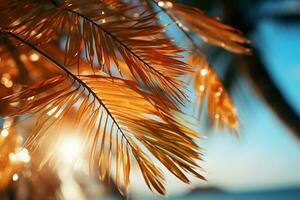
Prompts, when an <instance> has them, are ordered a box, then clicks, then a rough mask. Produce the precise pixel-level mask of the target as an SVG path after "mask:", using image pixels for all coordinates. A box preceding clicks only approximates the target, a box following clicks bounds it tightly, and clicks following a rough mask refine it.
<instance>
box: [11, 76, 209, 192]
mask: <svg viewBox="0 0 300 200" xmlns="http://www.w3.org/2000/svg"><path fill="white" fill-rule="evenodd" d="M79 80H80V81H79ZM128 84H135V83H134V82H128V81H124V80H122V79H117V78H113V79H112V78H109V77H107V76H104V75H84V76H80V77H78V79H76V80H72V81H69V80H68V79H67V78H66V77H64V76H56V77H53V78H51V79H48V80H46V81H42V82H39V83H37V84H35V85H33V86H31V87H29V88H28V89H26V90H24V91H22V92H20V93H18V94H14V95H12V96H10V97H8V98H7V99H6V101H9V102H14V101H20V100H21V102H22V105H23V106H22V108H20V109H19V111H17V112H16V113H14V114H12V116H15V115H22V114H26V113H36V114H37V115H38V118H39V120H38V121H37V123H36V132H34V133H33V134H32V136H31V137H30V139H29V140H28V143H27V144H28V145H29V147H31V148H33V149H38V147H39V146H43V145H42V144H44V145H45V143H47V142H49V141H48V140H47V134H49V131H47V129H48V127H49V125H51V129H54V130H59V129H60V126H62V124H63V121H64V119H65V117H66V116H67V115H68V114H69V113H70V112H71V110H76V112H75V113H76V115H75V116H74V118H75V120H74V121H75V124H77V123H78V124H81V125H84V126H82V127H79V129H80V128H82V129H80V130H81V131H82V137H83V138H84V141H86V142H85V144H89V146H91V148H90V159H91V166H93V162H94V161H95V160H96V162H97V163H98V166H99V169H100V170H99V174H100V177H101V178H102V179H104V178H105V176H106V175H107V174H108V175H109V174H110V172H109V171H110V169H111V163H112V162H111V159H112V154H113V152H114V153H115V154H116V155H115V156H116V160H115V164H116V166H115V169H116V172H115V173H116V183H117V185H118V187H119V188H121V183H120V178H121V177H123V181H122V183H123V185H124V187H125V188H127V187H128V184H129V173H130V162H131V161H130V160H131V158H130V157H131V156H133V157H134V158H135V160H136V161H137V163H138V165H139V167H140V169H141V172H142V174H143V176H144V179H145V181H146V183H147V185H148V186H149V188H150V189H154V190H156V191H157V192H159V193H161V194H164V193H165V189H164V176H163V174H162V172H161V171H160V169H159V168H158V167H157V166H156V165H155V164H154V162H153V161H152V160H151V159H150V157H149V155H148V154H149V152H150V153H151V154H152V155H153V156H155V158H156V159H157V160H158V161H160V162H161V163H162V164H163V165H165V166H166V167H167V169H169V170H170V171H171V172H172V173H173V174H174V175H175V176H177V177H178V178H179V179H180V180H182V181H184V182H186V183H188V182H189V180H188V178H187V177H186V175H185V173H184V172H188V173H191V174H194V175H196V176H197V177H199V178H201V179H204V178H203V177H202V176H201V175H200V174H198V172H196V171H197V169H199V166H198V164H197V163H196V160H199V159H200V157H199V152H198V151H199V150H200V149H199V147H198V146H197V144H196V143H195V142H194V141H193V139H192V137H195V136H196V135H197V133H195V132H194V131H192V130H191V129H189V128H187V127H185V126H184V125H181V124H179V123H175V121H173V123H172V124H171V123H170V121H165V120H164V119H163V117H161V115H162V113H160V112H158V110H157V109H156V108H155V107H154V106H153V105H152V104H151V102H150V101H148V100H147V98H148V99H151V97H149V95H148V94H147V93H144V92H142V91H140V92H137V91H135V90H133V89H131V88H133V87H132V86H131V87H128ZM136 88H138V87H136ZM30 97H31V98H30ZM32 97H34V98H32ZM28 98H29V99H30V100H28ZM167 117H168V116H167ZM56 132H57V133H56V136H53V135H52V136H51V137H52V138H53V137H57V139H56V140H55V141H57V140H59V131H56ZM170 141H172V142H170ZM141 145H142V146H144V148H146V149H147V151H145V150H143V147H141ZM54 146H55V145H54ZM99 148H100V150H99ZM47 155H48V156H46V157H45V160H44V161H49V160H51V159H52V156H53V149H51V150H50V152H48V153H47ZM121 166H122V167H121ZM121 174H122V175H121ZM125 191H127V189H125Z"/></svg>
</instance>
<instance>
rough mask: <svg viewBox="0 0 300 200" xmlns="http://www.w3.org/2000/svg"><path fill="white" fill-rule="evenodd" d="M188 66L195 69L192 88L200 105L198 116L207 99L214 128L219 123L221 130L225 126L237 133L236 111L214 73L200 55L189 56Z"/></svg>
mask: <svg viewBox="0 0 300 200" xmlns="http://www.w3.org/2000/svg"><path fill="white" fill-rule="evenodd" d="M189 64H190V65H191V66H194V67H195V68H196V69H197V72H196V76H195V82H194V87H195V91H196V94H197V98H198V101H199V105H200V111H199V115H200V114H201V110H202V106H203V102H204V100H205V97H207V113H208V115H209V117H210V118H211V119H212V120H213V121H214V123H215V126H218V124H219V123H220V124H221V127H222V128H224V126H225V125H227V126H228V127H229V128H230V129H232V130H234V131H237V128H238V124H239V120H238V116H237V110H236V108H235V106H234V104H233V102H232V100H231V98H230V96H229V94H228V93H227V91H226V89H225V88H224V86H223V84H222V82H221V80H220V78H219V77H218V75H217V74H216V72H215V71H214V70H213V68H212V67H211V66H210V65H209V64H208V63H207V61H206V60H205V58H204V56H203V55H201V54H194V55H193V54H191V55H190V57H189Z"/></svg>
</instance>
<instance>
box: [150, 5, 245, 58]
mask: <svg viewBox="0 0 300 200" xmlns="http://www.w3.org/2000/svg"><path fill="white" fill-rule="evenodd" d="M150 1H152V2H155V3H156V4H158V6H160V7H161V8H162V9H163V10H164V11H165V12H166V13H167V14H168V15H169V16H170V18H171V19H172V20H173V21H174V22H175V23H176V24H177V26H178V27H179V28H180V29H181V30H182V31H183V32H185V33H186V35H187V36H188V37H189V38H190V39H191V37H190V36H189V35H188V32H189V31H191V32H192V33H196V34H198V35H199V36H200V37H201V38H202V39H203V40H204V41H205V42H207V43H209V44H212V45H215V46H219V47H222V48H224V49H226V50H228V51H231V52H233V53H238V54H250V52H251V50H250V49H249V48H247V47H245V46H243V44H245V43H249V41H248V40H247V39H246V38H244V37H243V36H241V33H240V32H239V31H238V30H236V29H234V28H232V27H230V26H228V25H225V24H223V23H222V22H220V21H219V20H215V19H212V18H209V17H207V16H206V15H205V14H204V13H203V12H202V11H201V10H199V9H198V8H195V7H192V6H188V5H184V4H180V3H176V2H173V1H172V2H171V1H156V0H150ZM191 40H192V39H191ZM192 42H193V44H194V45H195V46H197V45H196V43H194V41H193V40H192Z"/></svg>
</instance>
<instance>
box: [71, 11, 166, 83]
mask: <svg viewBox="0 0 300 200" xmlns="http://www.w3.org/2000/svg"><path fill="white" fill-rule="evenodd" d="M68 11H69V12H72V13H74V14H76V15H78V16H80V17H82V18H83V19H85V20H87V21H89V22H90V23H92V24H93V25H94V26H96V27H97V28H99V29H101V30H102V31H103V32H104V33H105V34H107V35H109V36H110V37H111V38H112V39H114V40H115V41H116V42H118V43H119V44H120V45H121V46H122V47H124V48H125V49H126V50H127V51H129V52H130V53H131V54H132V55H133V56H134V57H135V58H137V59H138V60H139V61H140V62H142V63H143V64H144V65H146V66H147V67H148V68H149V69H150V70H152V71H154V72H155V73H157V74H159V75H160V76H162V77H164V78H165V79H167V80H170V78H169V77H167V76H165V75H164V74H163V73H161V72H160V71H158V70H156V69H155V68H154V67H153V66H151V65H150V64H149V63H147V62H146V61H144V60H143V59H142V58H140V56H138V55H137V54H136V53H135V52H134V51H133V50H131V49H130V48H129V47H128V46H127V45H125V44H124V43H123V42H122V41H121V40H119V39H118V38H117V37H115V36H114V35H113V34H111V33H110V32H109V31H107V30H106V29H104V28H103V27H101V26H100V25H99V24H97V23H96V22H94V21H93V20H91V19H89V18H88V17H86V16H84V15H82V14H81V13H79V12H77V11H74V10H68Z"/></svg>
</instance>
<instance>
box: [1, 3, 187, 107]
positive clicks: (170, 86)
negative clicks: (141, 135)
mask: <svg viewBox="0 0 300 200" xmlns="http://www.w3.org/2000/svg"><path fill="white" fill-rule="evenodd" d="M25 5H27V4H25ZM44 7H45V6H40V5H39V4H37V5H36V8H35V12H33V13H32V14H31V15H29V16H28V17H26V18H25V19H24V17H19V16H18V17H19V18H15V19H14V20H10V24H13V26H8V27H7V26H6V27H7V28H6V30H7V31H11V32H13V33H15V34H17V35H19V36H20V37H22V38H23V39H25V40H27V41H31V42H32V43H34V44H36V45H39V44H43V43H47V42H49V41H50V40H52V39H53V37H55V35H56V33H57V32H58V34H59V35H63V34H64V33H66V45H65V55H66V56H65V65H67V66H69V65H74V64H78V63H79V62H78V61H79V60H80V59H81V56H82V55H83V54H84V55H85V57H86V60H87V62H88V63H90V65H91V66H92V68H94V67H95V65H99V67H98V68H97V69H95V68H94V69H95V70H105V71H106V72H107V73H108V74H110V75H111V76H117V75H116V73H117V72H119V74H121V75H122V74H123V73H122V72H123V71H125V72H126V71H130V73H131V77H133V78H134V79H135V80H136V81H138V82H139V83H141V84H143V85H144V86H145V87H146V88H147V89H148V90H150V91H151V92H153V93H155V94H159V95H161V96H163V95H164V96H165V99H164V101H168V100H174V101H176V102H178V103H183V102H184V101H185V99H186V97H185V95H184V93H183V92H182V89H183V86H184V83H183V82H182V81H180V80H178V79H177V78H176V77H178V76H182V75H185V74H186V73H189V72H191V69H190V68H189V67H188V66H187V65H186V64H185V63H184V62H182V61H180V60H179V59H180V58H181V57H182V56H181V55H180V53H181V52H183V50H182V49H180V48H178V47H177V46H176V45H175V44H174V43H173V42H172V40H171V39H169V38H168V37H165V36H164V25H159V24H154V23H153V20H154V19H156V15H155V14H150V15H149V14H148V15H145V14H143V12H142V13H141V15H140V16H139V18H132V17H128V16H127V13H131V8H130V7H128V6H127V7H126V6H123V7H122V8H119V7H118V9H116V8H114V7H112V6H107V5H106V4H105V3H101V2H99V1H89V2H87V3H85V4H80V3H78V2H76V1H68V2H65V3H64V4H61V5H59V6H58V7H52V8H48V9H47V10H44V9H45V8H44ZM42 8H44V9H42ZM120 13H123V14H120ZM8 14H9V13H8ZM15 24H16V25H15ZM4 27H5V26H4ZM119 59H121V60H123V61H124V62H125V63H126V68H128V70H124V67H123V68H121V67H120V66H119V62H118V60H119ZM162 100H163V99H162Z"/></svg>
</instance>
